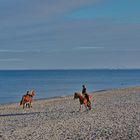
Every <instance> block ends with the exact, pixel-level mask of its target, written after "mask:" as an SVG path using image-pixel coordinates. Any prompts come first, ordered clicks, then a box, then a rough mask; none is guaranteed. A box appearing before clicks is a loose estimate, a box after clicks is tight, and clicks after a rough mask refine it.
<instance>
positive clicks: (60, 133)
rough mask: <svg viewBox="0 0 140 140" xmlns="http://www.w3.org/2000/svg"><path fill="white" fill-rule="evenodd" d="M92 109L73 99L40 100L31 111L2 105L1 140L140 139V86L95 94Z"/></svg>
mask: <svg viewBox="0 0 140 140" xmlns="http://www.w3.org/2000/svg"><path fill="white" fill-rule="evenodd" d="M92 95H93V97H94V98H93V101H92V109H91V110H90V111H87V110H86V109H85V107H84V106H83V108H82V111H81V112H79V100H74V99H73V96H68V97H63V98H54V99H45V100H37V101H34V102H33V107H32V108H31V109H29V108H26V109H22V107H21V106H19V103H15V104H6V105H0V140H139V139H140V87H130V88H125V89H113V90H108V91H100V92H95V93H93V94H92Z"/></svg>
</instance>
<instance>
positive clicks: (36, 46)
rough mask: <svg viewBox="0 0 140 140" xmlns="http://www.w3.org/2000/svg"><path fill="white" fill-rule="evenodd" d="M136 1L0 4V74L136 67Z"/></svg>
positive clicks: (0, 0) (2, 0)
mask: <svg viewBox="0 0 140 140" xmlns="http://www.w3.org/2000/svg"><path fill="white" fill-rule="evenodd" d="M139 7H140V0H40V1H39V0H0V70H3V69H8V70H9V69H100V68H101V69H102V68H103V69H104V68H109V69H112V68H113V69H118V68H120V69H133V68H137V69H139V68H140V8H139Z"/></svg>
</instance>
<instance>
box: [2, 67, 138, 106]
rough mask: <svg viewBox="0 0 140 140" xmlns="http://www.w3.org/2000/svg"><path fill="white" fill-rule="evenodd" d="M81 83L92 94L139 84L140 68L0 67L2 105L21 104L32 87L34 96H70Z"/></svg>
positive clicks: (80, 86) (79, 89) (79, 87)
mask: <svg viewBox="0 0 140 140" xmlns="http://www.w3.org/2000/svg"><path fill="white" fill-rule="evenodd" d="M82 85H86V87H87V92H89V93H91V92H93V93H94V92H96V91H100V90H108V89H114V88H126V87H130V86H139V85H140V70H139V69H135V70H133V69H129V70H127V69H125V70H122V69H116V70H113V69H94V70H92V69H90V70H0V104H7V103H18V102H20V100H21V98H22V96H23V95H24V94H26V92H27V91H30V90H32V89H34V90H35V92H36V95H35V97H34V98H35V99H44V98H54V97H63V96H69V95H73V94H74V92H81V90H82Z"/></svg>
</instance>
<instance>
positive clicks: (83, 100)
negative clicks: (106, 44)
mask: <svg viewBox="0 0 140 140" xmlns="http://www.w3.org/2000/svg"><path fill="white" fill-rule="evenodd" d="M74 99H79V102H80V109H79V111H80V110H81V107H82V105H84V106H85V107H86V108H87V109H89V110H90V109H91V103H88V101H87V99H86V98H85V97H83V96H82V95H81V93H78V92H75V93H74ZM89 100H90V102H91V100H92V96H91V95H89Z"/></svg>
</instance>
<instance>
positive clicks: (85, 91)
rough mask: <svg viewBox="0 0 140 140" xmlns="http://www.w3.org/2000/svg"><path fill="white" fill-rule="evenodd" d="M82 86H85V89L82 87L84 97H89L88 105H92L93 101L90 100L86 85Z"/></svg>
mask: <svg viewBox="0 0 140 140" xmlns="http://www.w3.org/2000/svg"><path fill="white" fill-rule="evenodd" d="M82 87H83V89H82V95H83V97H84V98H85V99H87V102H88V105H91V102H90V100H89V95H88V94H87V89H86V86H85V85H83V86H82Z"/></svg>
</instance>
